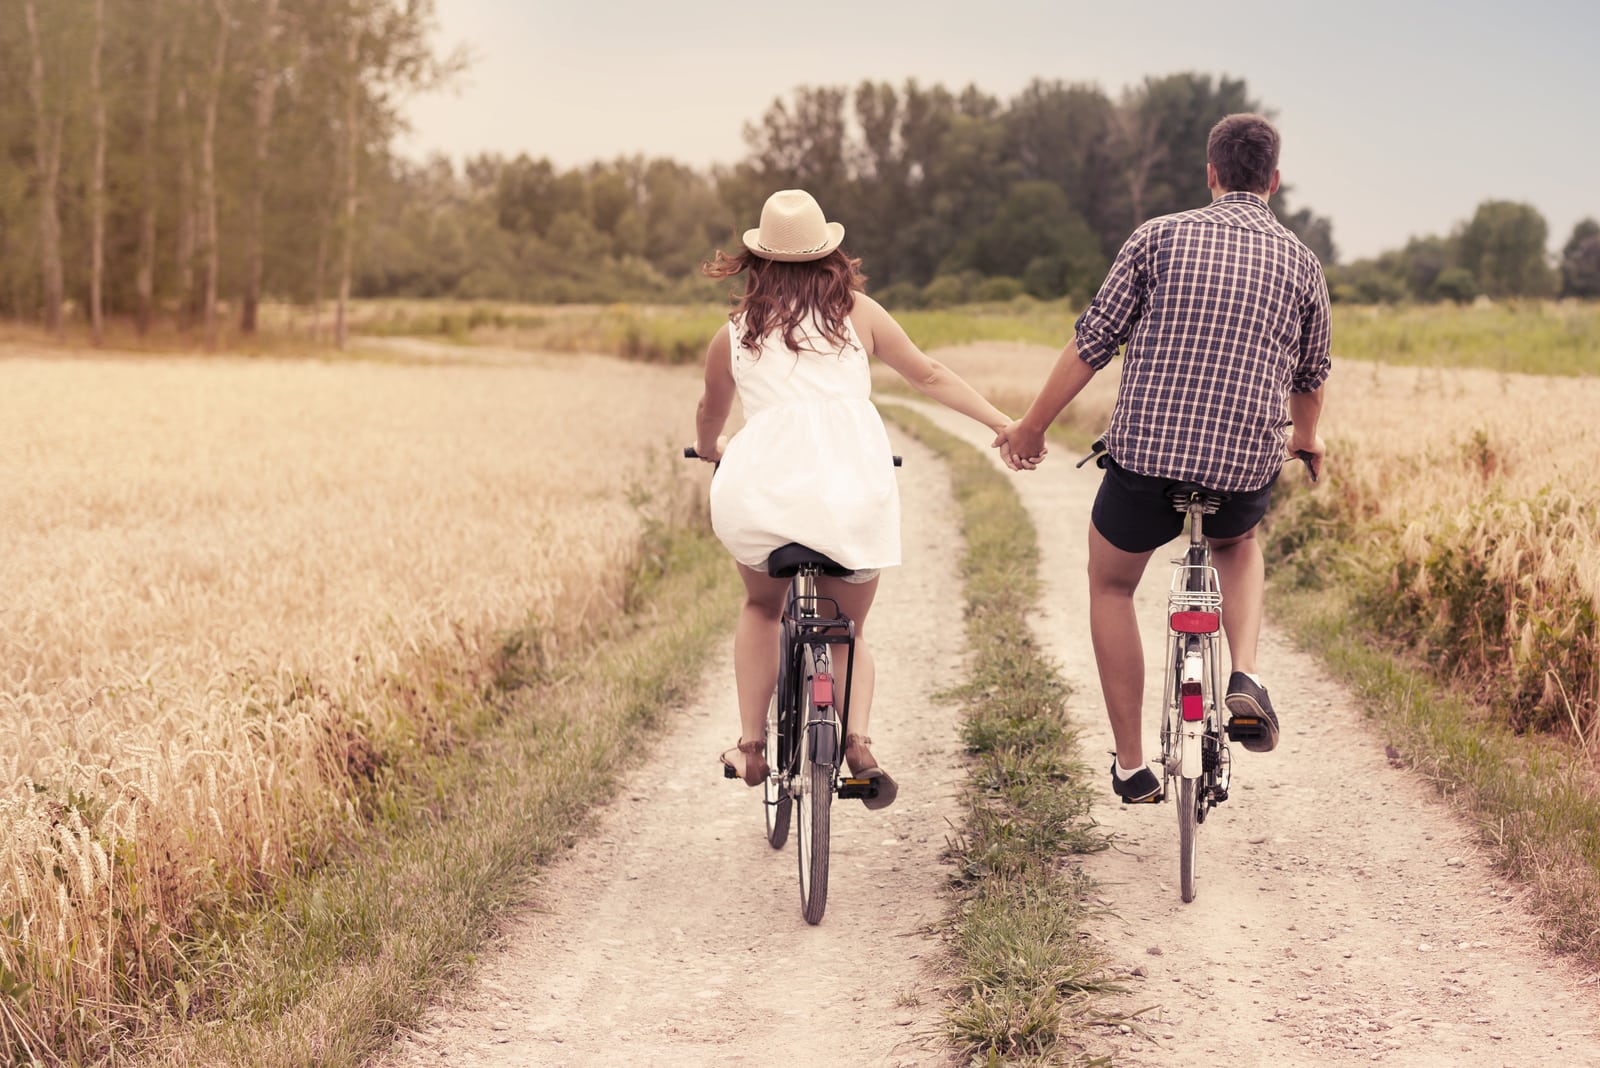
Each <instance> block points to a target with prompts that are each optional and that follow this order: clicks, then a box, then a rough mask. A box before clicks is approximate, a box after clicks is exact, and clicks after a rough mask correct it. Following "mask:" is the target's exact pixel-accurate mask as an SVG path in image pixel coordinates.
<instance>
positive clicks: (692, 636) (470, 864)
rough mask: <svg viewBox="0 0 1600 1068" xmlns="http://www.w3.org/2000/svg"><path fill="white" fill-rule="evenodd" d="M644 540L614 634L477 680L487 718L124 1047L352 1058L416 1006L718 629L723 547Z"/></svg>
mask: <svg viewBox="0 0 1600 1068" xmlns="http://www.w3.org/2000/svg"><path fill="white" fill-rule="evenodd" d="M657 548H658V552H657V554H656V555H655V557H654V559H655V570H654V571H653V572H652V573H651V574H649V575H647V576H646V577H645V578H644V579H643V580H642V581H641V585H640V587H639V588H638V590H637V601H636V607H635V609H634V610H633V611H632V613H631V614H630V615H629V617H628V618H627V619H626V620H625V621H624V622H623V623H622V624H621V625H620V626H619V629H618V631H617V632H616V633H615V634H613V635H612V636H611V637H610V638H609V639H608V640H606V641H604V642H602V643H601V644H600V645H599V646H598V647H597V648H596V649H594V650H593V651H592V652H591V653H590V655H589V656H587V657H586V658H584V659H583V660H582V661H581V662H575V663H568V664H566V665H559V666H558V667H559V670H557V671H555V672H553V673H551V672H545V673H542V674H544V675H545V676H547V677H548V676H551V675H552V674H553V676H554V680H553V681H546V682H542V683H540V682H533V683H531V684H528V683H527V682H526V680H525V679H524V680H523V681H522V682H519V676H518V673H517V672H516V671H515V670H514V669H515V665H514V664H512V665H508V670H507V671H506V672H504V673H503V681H502V684H501V687H500V688H499V689H497V690H496V691H495V692H493V693H491V694H489V695H486V699H488V700H491V701H495V702H498V703H500V704H501V705H502V712H503V714H502V715H500V716H499V717H498V719H497V721H496V722H495V724H494V725H493V726H492V727H490V728H488V730H487V731H486V732H485V733H484V734H482V735H480V736H478V737H476V738H474V739H473V740H472V741H471V742H470V743H468V744H467V745H464V746H463V747H461V748H460V749H459V750H457V751H456V752H455V753H454V754H452V755H451V756H450V757H448V758H446V759H444V760H441V761H440V762H439V763H438V764H437V765H436V766H435V767H433V768H432V769H430V770H431V774H430V775H429V776H428V777H427V778H426V779H425V780H423V779H420V778H419V780H418V781H415V782H412V783H409V784H407V785H406V786H405V787H404V788H403V789H402V790H401V791H400V796H399V797H398V799H397V801H398V803H396V804H395V805H393V806H392V807H391V810H390V811H389V812H388V813H386V814H385V816H384V817H383V818H382V820H381V821H380V822H379V823H378V825H377V826H375V827H374V828H373V830H372V833H371V834H370V835H369V836H367V837H366V838H365V839H364V840H363V841H362V842H361V843H359V844H358V845H357V846H356V847H354V849H353V850H352V855H350V856H348V857H347V858H345V859H344V861H343V862H341V863H338V864H335V865H330V866H329V867H327V868H326V869H324V870H322V871H320V872H318V873H317V874H316V875H315V876H313V877H311V878H309V879H307V880H306V881H304V882H302V883H297V884H294V885H290V886H286V887H284V888H283V889H282V891H281V895H280V898H279V900H278V901H277V903H276V905H275V906H274V907H273V908H272V909H271V910H270V911H267V912H263V913H262V914H261V915H259V916H258V917H255V918H254V919H253V920H252V922H251V924H250V926H249V928H248V929H247V930H246V931H245V932H244V934H243V935H242V936H241V937H238V938H235V939H232V940H230V944H229V945H228V946H227V947H226V950H225V953H224V955H223V957H222V959H220V960H218V961H216V962H214V963H212V964H211V966H210V968H208V969H206V970H207V971H208V972H209V973H210V974H211V975H213V976H216V977H217V978H216V979H215V980H214V981H211V982H208V983H207V988H208V990H211V991H215V993H211V994H209V995H207V997H206V998H205V1001H206V1003H205V1004H196V1005H186V1006H184V1008H185V1009H186V1010H188V1012H189V1014H191V1015H193V1016H195V1017H196V1018H195V1019H193V1020H190V1021H189V1022H188V1023H187V1025H181V1026H176V1027H175V1028H174V1033H171V1034H169V1035H167V1036H165V1037H164V1038H161V1039H158V1040H157V1041H155V1042H154V1043H152V1044H151V1046H150V1047H149V1048H148V1049H146V1050H144V1051H143V1056H140V1057H137V1058H136V1059H137V1060H139V1061H140V1062H141V1063H151V1064H164V1065H207V1066H216V1065H251V1066H257V1068H273V1066H282V1068H291V1066H295V1068H298V1066H303V1065H308V1064H315V1065H318V1066H320V1068H337V1066H352V1068H353V1066H356V1065H361V1064H363V1063H365V1062H366V1061H367V1059H368V1058H369V1057H370V1056H371V1055H372V1054H374V1053H375V1052H377V1051H379V1050H381V1049H383V1048H385V1047H386V1046H387V1045H388V1043H389V1042H390V1041H391V1040H392V1038H393V1036H394V1034H395V1032H396V1030H397V1029H398V1028H400V1027H402V1026H405V1025H407V1024H409V1023H412V1022H414V1021H416V1020H418V1019H419V1018H420V1016H421V1014H422V1012H423V1010H424V1008H425V1007H426V1005H427V1004H428V1001H429V1000H430V998H431V997H432V996H433V995H435V994H436V993H437V992H438V991H439V990H440V989H441V988H442V987H443V986H444V985H445V984H446V983H447V982H449V981H451V980H453V979H455V978H456V977H458V976H459V975H460V974H461V973H462V972H463V971H464V970H465V969H466V968H468V967H469V966H470V965H471V963H472V962H473V960H474V955H475V954H476V953H477V951H478V950H479V949H480V947H481V946H482V945H483V943H484V941H485V939H486V937H487V935H488V933H489V932H490V931H491V930H492V929H493V928H494V926H495V924H496V922H497V918H498V917H499V916H500V914H501V913H502V912H504V911H505V910H506V909H508V908H510V907H512V906H514V905H516V904H517V903H518V902H520V901H523V900H525V899H526V891H527V886H528V879H529V877H530V876H531V875H532V874H533V872H534V871H535V870H536V869H537V868H538V867H539V866H540V865H541V864H543V863H544V862H546V861H547V860H549V859H550V857H552V856H553V855H555V854H556V853H557V852H559V851H560V850H561V849H563V848H565V847H566V846H568V845H570V844H571V843H572V841H573V840H574V839H575V838H576V837H577V835H578V833H579V832H581V831H582V830H583V827H584V822H585V814H586V813H587V811H588V810H589V808H590V806H591V804H592V803H593V802H594V801H595V800H596V799H599V798H604V797H608V796H610V795H611V794H612V793H613V792H614V790H615V789H616V777H617V774H618V772H619V771H624V770H626V769H627V767H629V766H630V765H632V764H635V763H637V761H638V759H639V756H638V754H639V753H640V752H641V750H642V749H643V748H644V747H643V746H641V745H640V740H641V739H642V738H644V737H645V736H646V734H647V732H648V731H649V730H651V729H652V728H655V727H658V726H659V725H660V723H661V720H662V712H663V711H664V710H668V709H671V708H673V707H675V706H677V705H680V704H681V703H682V700H683V699H684V697H686V696H687V695H686V694H685V693H684V691H683V687H685V686H686V685H692V684H693V683H694V682H695V681H696V680H697V679H698V677H699V665H700V664H701V662H702V660H703V659H704V657H705V656H706V655H707V653H708V651H709V650H710V649H711V648H712V647H713V646H714V644H715V640H716V639H717V638H718V636H720V635H721V634H722V633H723V632H724V631H725V630H726V628H727V623H728V611H727V606H728V605H729V604H730V603H732V601H733V600H734V598H735V597H736V596H737V591H736V590H735V589H734V587H735V586H737V584H738V583H737V578H736V576H735V573H734V570H733V569H732V568H730V567H728V566H727V557H726V554H725V553H724V552H723V550H722V548H721V546H719V545H717V544H716V542H715V541H713V540H712V539H711V538H710V536H709V535H706V534H703V533H690V532H687V531H683V530H678V531H673V532H667V533H663V534H662V535H661V537H660V543H659V545H658V547H657ZM514 647H515V642H508V643H507V648H508V649H512V648H514ZM197 1000H199V999H197ZM127 1059H135V1058H127Z"/></svg>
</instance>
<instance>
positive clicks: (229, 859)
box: [0, 348, 699, 1049]
mask: <svg viewBox="0 0 1600 1068" xmlns="http://www.w3.org/2000/svg"><path fill="white" fill-rule="evenodd" d="M0 380H3V381H4V383H5V388H4V389H0V426H3V427H4V428H5V430H4V432H3V436H0V514H3V515H4V516H5V522H4V524H3V525H0V589H4V590H5V595H4V598H3V599H0V1047H4V1046H10V1047H11V1048H19V1047H20V1048H45V1049H67V1048H70V1046H71V1036H70V1035H64V1034H62V1033H60V1032H61V1028H62V1027H63V1026H65V1025H64V1023H63V1021H66V1020H69V1019H75V1020H78V1021H82V1020H84V1019H85V1017H84V1015H83V1012H84V1011H85V1009H87V1011H88V1017H87V1018H88V1019H98V1020H99V1021H100V1022H101V1023H102V1025H114V1024H115V1022H116V1015H117V1011H118V1010H117V1008H116V1007H117V1006H124V1005H130V1004H133V1003H135V1002H136V1001H137V1000H138V998H137V996H136V995H137V994H138V992H139V991H141V990H148V989H150V988H156V987H160V986H162V985H163V984H165V983H168V982H170V980H172V979H173V978H175V977H176V975H177V974H178V971H179V970H180V968H181V947H182V944H183V941H184V939H185V938H187V937H189V936H191V935H192V934H194V933H196V925H197V924H200V923H202V922H203V921H204V918H205V917H207V916H214V915H215V913H216V911H217V910H218V909H225V908H226V907H227V905H228V903H229V902H233V901H237V900H239V896H240V895H241V894H244V893H248V892H250V891H252V890H256V889H261V888H265V887H267V886H270V884H271V883H272V881H273V880H274V879H276V878H279V877H281V876H282V875H284V874H285V873H288V872H291V871H293V870H296V869H297V868H302V867H304V866H307V865H310V864H314V863H316V862H317V860H318V858H319V857H320V856H321V855H322V853H323V851H325V850H326V848H327V847H328V845H329V843H330V841H331V840H332V838H333V837H334V834H335V832H340V831H343V830H346V829H349V828H350V827H351V826H353V825H354V824H357V823H359V821H360V820H361V819H362V818H363V816H362V813H361V811H360V804H361V798H362V796H363V795H362V792H361V786H362V784H364V783H365V784H370V783H372V782H374V781H376V780H378V779H379V778H380V777H381V776H382V775H383V774H384V773H385V769H386V768H388V767H389V766H391V765H394V764H397V763H403V762H404V760H405V758H406V754H407V751H408V750H410V749H416V748H423V749H426V748H428V747H438V746H443V745H448V744H449V740H450V737H451V734H452V732H454V731H456V730H458V729H460V728H461V726H462V722H461V720H463V719H470V716H471V715H472V714H473V713H472V710H471V708H470V705H471V704H472V702H471V695H472V694H474V693H475V692H479V691H481V690H482V688H483V685H484V684H485V681H486V680H487V679H488V678H490V677H491V675H492V672H493V670H494V665H495V659H496V654H497V652H498V650H499V647H500V643H501V642H503V640H504V637H505V635H506V634H507V633H509V632H512V631H517V632H518V633H519V634H520V636H521V640H522V641H523V642H524V643H525V644H531V645H532V646H533V649H532V652H533V655H534V662H535V663H547V662H549V661H550V660H551V659H553V658H554V657H556V656H558V655H560V654H562V653H563V652H570V651H571V650H573V649H575V648H578V647H580V646H581V644H582V642H583V641H584V640H585V639H586V638H587V637H588V636H590V635H592V634H593V633H594V632H595V631H596V629H597V628H600V627H603V626H604V625H605V623H606V621H607V620H608V619H610V618H612V617H614V616H615V615H616V614H617V613H618V612H619V611H620V610H621V608H622V606H623V603H624V601H625V599H626V597H627V595H628V584H629V581H630V575H631V574H632V570H633V567H634V561H635V559H636V556H637V552H638V545H639V537H640V530H641V524H642V523H643V522H646V521H647V520H649V519H655V520H658V521H668V522H671V521H681V520H682V519H683V518H684V517H685V516H686V515H687V513H688V511H689V510H690V509H691V508H692V507H693V502H694V500H695V499H696V497H697V496H698V492H699V491H698V490H697V489H696V486H697V485H698V483H696V482H695V481H694V480H693V479H692V477H690V476H691V474H692V473H691V472H687V471H684V470H682V469H684V468H688V467H690V466H691V465H688V464H682V463H680V464H677V465H672V464H671V463H670V461H669V460H668V459H667V457H668V455H669V454H670V450H671V447H672V446H673V445H675V444H680V443H681V442H682V441H685V440H688V439H689V437H690V435H691V434H692V427H693V413H694V401H695V399H696V397H697V396H698V390H699V385H698V382H697V380H696V379H695V378H694V377H693V376H688V375H685V374H683V373H682V372H681V371H680V372H668V371H665V370H662V369H657V368H652V367H644V366H639V365H629V364H622V363H620V362H618V361H614V360H609V359H602V358H583V357H565V358H562V359H560V360H559V361H555V360H551V361H541V360H538V359H536V358H530V359H529V360H528V361H527V362H525V363H524V364H521V365H517V366H465V365H457V366H447V365H427V366H421V365H415V364H396V363H385V362H372V361H368V362H359V361H354V362H349V361H347V362H316V361H310V360H303V361H284V360H245V359H226V358H223V359H207V360H199V359H120V360H119V359H92V358H79V359H71V358H59V357H55V358H44V357H40V356H34V355H30V354H29V353H27V352H26V351H18V350H16V349H14V348H13V349H11V350H9V351H8V352H7V353H6V354H5V355H0ZM74 1013H78V1015H77V1016H74V1015H73V1014H74Z"/></svg>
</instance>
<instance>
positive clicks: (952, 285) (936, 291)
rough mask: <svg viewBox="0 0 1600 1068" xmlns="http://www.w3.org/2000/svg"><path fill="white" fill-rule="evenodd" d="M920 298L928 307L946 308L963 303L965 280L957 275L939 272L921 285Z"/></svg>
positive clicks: (964, 298) (965, 289) (965, 294)
mask: <svg viewBox="0 0 1600 1068" xmlns="http://www.w3.org/2000/svg"><path fill="white" fill-rule="evenodd" d="M922 300H923V303H924V306H925V307H929V308H948V307H951V306H952V305H956V304H965V303H966V300H967V286H966V282H965V281H964V280H963V279H962V278H960V277H959V276H957V275H953V274H941V275H940V276H939V277H938V278H935V279H934V280H933V281H931V282H929V283H928V284H927V285H925V286H923V287H922Z"/></svg>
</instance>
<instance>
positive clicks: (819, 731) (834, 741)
mask: <svg viewBox="0 0 1600 1068" xmlns="http://www.w3.org/2000/svg"><path fill="white" fill-rule="evenodd" d="M806 733H807V734H808V735H809V736H810V737H809V738H808V739H807V741H806V744H807V745H808V746H809V747H810V750H811V752H810V757H811V762H812V763H813V764H830V765H832V764H837V763H838V762H839V732H838V731H837V730H835V729H834V726H833V724H832V723H830V722H826V721H823V722H815V721H814V722H812V723H811V724H810V726H809V727H807V729H806Z"/></svg>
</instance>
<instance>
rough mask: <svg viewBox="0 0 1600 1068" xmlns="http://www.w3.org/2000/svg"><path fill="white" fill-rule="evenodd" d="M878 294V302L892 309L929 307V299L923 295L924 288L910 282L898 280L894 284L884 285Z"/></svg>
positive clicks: (902, 309)
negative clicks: (926, 299) (925, 298)
mask: <svg viewBox="0 0 1600 1068" xmlns="http://www.w3.org/2000/svg"><path fill="white" fill-rule="evenodd" d="M876 296H877V298H878V303H879V304H882V305H883V306H884V307H885V308H888V309H890V310H891V311H904V310H905V309H908V308H925V307H927V301H925V300H924V299H923V297H922V290H921V289H919V288H918V287H916V286H914V285H912V284H911V283H910V282H896V283H895V284H894V285H892V286H884V287H883V288H882V289H881V290H879V291H878V292H877V294H876Z"/></svg>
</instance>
